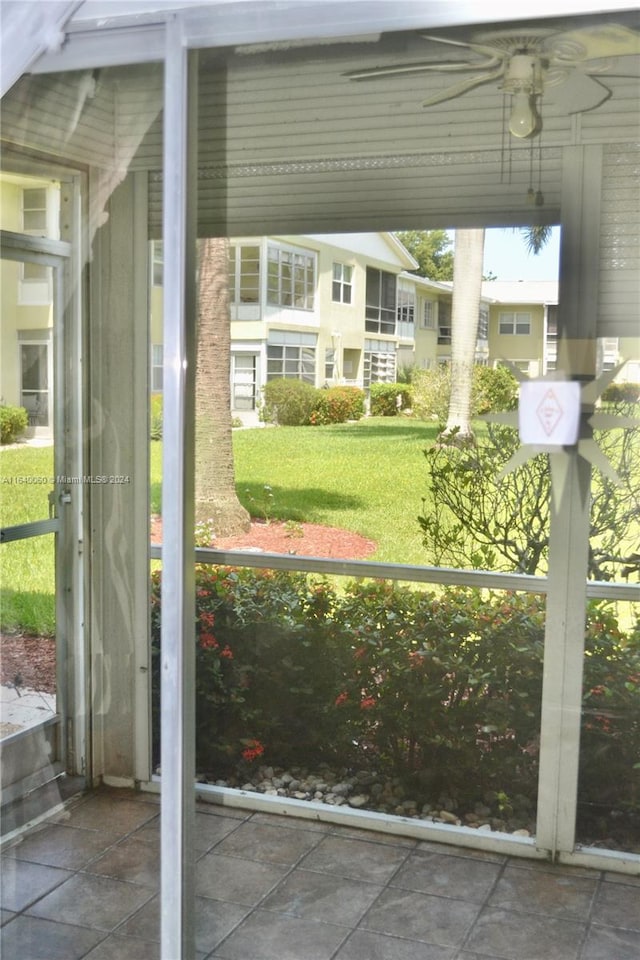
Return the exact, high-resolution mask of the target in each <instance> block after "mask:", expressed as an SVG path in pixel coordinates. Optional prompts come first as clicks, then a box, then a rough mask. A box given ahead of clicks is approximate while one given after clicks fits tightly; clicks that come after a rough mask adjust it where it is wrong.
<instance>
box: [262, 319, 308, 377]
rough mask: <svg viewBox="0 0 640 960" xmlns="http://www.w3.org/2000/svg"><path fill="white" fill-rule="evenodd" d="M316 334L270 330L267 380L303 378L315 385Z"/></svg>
mask: <svg viewBox="0 0 640 960" xmlns="http://www.w3.org/2000/svg"><path fill="white" fill-rule="evenodd" d="M316 340H317V338H316V336H315V334H312V333H294V332H293V331H286V330H272V331H271V333H270V334H269V342H268V344H267V380H281V379H282V378H285V379H287V380H304V381H305V383H310V384H312V385H314V386H315V382H316Z"/></svg>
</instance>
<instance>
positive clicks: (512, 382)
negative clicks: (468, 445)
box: [412, 364, 518, 422]
mask: <svg viewBox="0 0 640 960" xmlns="http://www.w3.org/2000/svg"><path fill="white" fill-rule="evenodd" d="M412 386H413V412H414V414H415V415H416V416H417V417H420V418H421V419H423V420H437V421H441V422H444V421H445V420H446V418H447V411H448V409H449V397H450V394H451V369H450V367H449V366H448V365H446V364H440V365H439V366H438V367H434V368H433V369H430V370H416V371H415V372H414V375H413V378H412ZM517 400H518V381H517V380H516V378H515V377H514V375H513V374H512V373H511V371H510V370H508V369H507V368H506V367H495V368H494V367H484V366H481V365H479V364H478V365H476V366H475V367H474V369H473V384H472V389H471V413H472V416H473V417H478V416H480V415H482V414H485V413H489V412H490V411H500V410H514V409H515V408H516V407H517Z"/></svg>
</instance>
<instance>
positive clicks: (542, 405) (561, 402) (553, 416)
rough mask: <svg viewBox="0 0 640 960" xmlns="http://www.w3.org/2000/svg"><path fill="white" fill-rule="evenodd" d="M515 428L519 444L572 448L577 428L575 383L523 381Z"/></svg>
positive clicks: (578, 416)
mask: <svg viewBox="0 0 640 960" xmlns="http://www.w3.org/2000/svg"><path fill="white" fill-rule="evenodd" d="M518 426H519V430H520V440H521V442H522V443H529V444H533V445H534V446H543V447H564V446H572V445H573V444H574V443H577V441H578V431H579V428H580V384H579V383H578V381H577V380H525V381H524V382H523V383H521V384H520V404H519V408H518Z"/></svg>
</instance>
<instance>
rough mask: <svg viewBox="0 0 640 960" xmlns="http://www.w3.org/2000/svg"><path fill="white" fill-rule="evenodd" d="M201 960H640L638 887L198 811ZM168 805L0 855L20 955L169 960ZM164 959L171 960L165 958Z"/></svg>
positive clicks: (41, 835)
mask: <svg viewBox="0 0 640 960" xmlns="http://www.w3.org/2000/svg"><path fill="white" fill-rule="evenodd" d="M196 817H197V826H196V845H197V863H196V878H195V880H196V948H197V954H196V956H197V958H198V960H205V958H207V960H489V958H499V960H639V958H640V878H637V877H629V876H623V875H615V874H611V873H600V872H597V871H589V870H581V869H576V868H573V869H572V868H562V867H552V866H550V865H549V864H546V863H541V862H533V861H526V860H520V859H514V858H508V857H504V856H498V855H495V854H490V853H480V852H477V851H469V850H463V849H459V848H454V847H445V846H442V845H439V844H434V843H430V842H424V841H418V840H408V839H402V838H392V837H389V836H388V835H383V834H377V833H369V832H363V831H360V830H356V829H350V828H347V827H344V826H332V825H329V824H319V823H315V822H311V821H307V820H294V819H291V818H286V819H285V818H280V817H277V816H273V815H270V814H260V813H253V814H252V813H248V812H245V811H241V810H237V809H228V808H222V807H216V806H212V805H210V804H198V810H197V814H196ZM158 846H159V806H158V798H157V797H154V796H152V795H148V794H134V793H132V792H129V791H113V790H111V791H109V790H103V791H99V792H97V793H93V794H90V795H88V796H85V797H82V798H81V799H79V800H78V801H76V802H73V803H72V805H71V806H70V807H69V808H68V810H67V811H65V812H64V813H62V814H58V815H57V816H55V817H54V818H52V819H51V820H49V821H47V823H46V824H44V825H41V826H39V827H38V828H36V829H34V830H32V831H31V832H30V833H29V834H27V835H25V836H23V838H22V839H20V840H18V841H16V842H14V843H13V844H12V845H11V846H9V847H8V848H5V849H3V851H2V857H1V868H2V924H3V927H2V941H1V942H2V951H1V955H2V956H3V957H6V958H7V960H8V958H11V960H80V958H86V960H159V958H160V946H159V942H158V940H159V901H158V886H159V849H158ZM162 960H173V958H170V957H163V958H162Z"/></svg>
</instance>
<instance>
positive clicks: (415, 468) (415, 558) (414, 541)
mask: <svg viewBox="0 0 640 960" xmlns="http://www.w3.org/2000/svg"><path fill="white" fill-rule="evenodd" d="M436 433H437V426H436V425H431V424H425V423H423V422H421V421H417V420H404V419H403V420H396V419H395V418H394V419H391V418H370V419H366V420H361V421H360V422H359V423H356V424H337V425H335V426H324V427H278V428H277V429H270V428H269V429H264V430H240V431H236V432H235V433H234V436H233V439H234V458H235V471H236V489H237V491H238V497H239V499H240V501H241V502H242V504H243V505H244V506H245V507H246V508H247V510H248V511H249V513H250V514H251V515H252V516H254V517H264V516H268V518H269V519H272V520H297V521H300V522H306V523H321V524H325V525H327V526H333V527H342V528H343V529H345V530H351V531H353V532H355V533H359V534H362V535H363V536H365V537H367V538H369V539H370V540H374V541H375V542H376V543H377V544H378V549H377V551H376V553H375V554H374V555H373V556H372V557H371V558H370V559H374V560H380V561H387V562H398V563H427V562H428V559H427V557H426V555H425V549H424V547H423V546H422V540H421V532H420V528H419V526H418V521H417V517H418V514H419V513H420V510H421V507H422V497H423V496H425V494H426V492H427V489H426V482H427V480H426V469H425V460H424V456H423V453H422V451H423V450H424V449H425V447H427V446H428V445H429V444H430V443H432V442H433V440H434V439H435V436H436ZM151 447H152V450H151V477H152V484H151V487H152V497H151V509H152V511H154V512H158V513H159V512H160V510H161V506H160V489H161V455H162V444H161V443H159V442H155V443H152V444H151ZM265 488H267V489H265Z"/></svg>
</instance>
